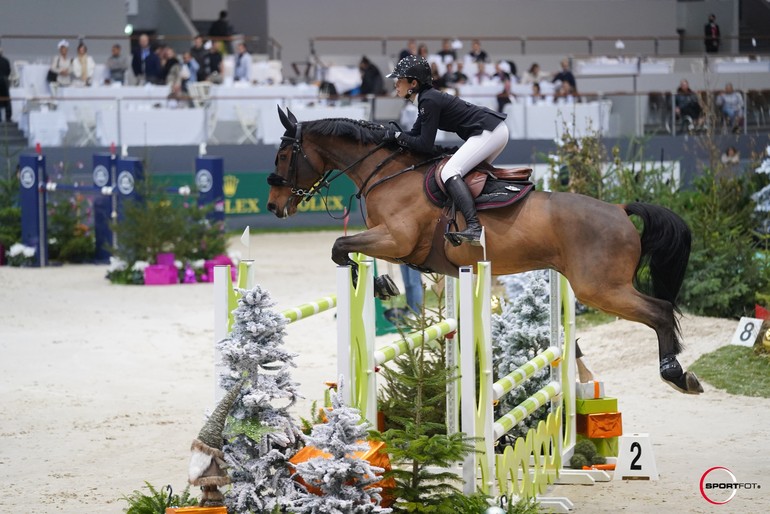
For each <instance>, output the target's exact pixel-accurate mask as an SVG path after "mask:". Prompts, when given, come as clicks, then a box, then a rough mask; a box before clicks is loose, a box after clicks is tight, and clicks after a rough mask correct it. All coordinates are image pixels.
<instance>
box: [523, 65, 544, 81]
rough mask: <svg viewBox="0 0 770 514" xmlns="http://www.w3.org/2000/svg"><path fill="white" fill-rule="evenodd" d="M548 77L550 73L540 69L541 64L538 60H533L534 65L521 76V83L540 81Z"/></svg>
mask: <svg viewBox="0 0 770 514" xmlns="http://www.w3.org/2000/svg"><path fill="white" fill-rule="evenodd" d="M547 79H548V75H547V74H546V73H545V72H543V71H542V70H541V69H540V65H539V64H538V63H536V62H533V63H532V66H530V67H529V69H528V70H527V71H526V72H525V73H524V76H523V77H522V78H521V83H522V84H533V83H535V82H538V83H539V82H540V81H541V80H547Z"/></svg>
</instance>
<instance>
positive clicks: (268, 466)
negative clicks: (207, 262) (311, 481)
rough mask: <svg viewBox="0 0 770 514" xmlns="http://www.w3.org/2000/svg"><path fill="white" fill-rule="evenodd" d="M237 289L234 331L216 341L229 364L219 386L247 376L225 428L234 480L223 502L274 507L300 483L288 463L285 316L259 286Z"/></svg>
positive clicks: (291, 444) (290, 435)
mask: <svg viewBox="0 0 770 514" xmlns="http://www.w3.org/2000/svg"><path fill="white" fill-rule="evenodd" d="M241 293H242V297H241V299H240V300H239V301H238V308H237V309H235V310H234V311H233V318H234V322H233V327H232V332H231V333H230V335H229V337H227V338H226V339H224V340H222V341H221V342H219V344H218V347H219V350H220V352H221V355H222V361H223V363H224V364H226V365H227V366H228V367H229V368H230V371H229V373H228V374H227V375H225V376H223V377H221V383H222V386H223V387H224V388H225V389H227V390H229V389H231V388H232V387H233V386H234V385H235V384H236V383H238V382H240V380H241V378H245V384H244V385H243V387H242V390H243V395H242V396H241V398H240V399H239V401H237V402H236V403H235V405H234V406H233V408H232V410H231V411H230V415H231V418H232V419H231V420H230V422H229V423H228V426H227V428H226V430H225V432H226V436H227V438H228V442H227V444H226V445H225V447H224V454H225V461H226V462H227V464H228V465H229V470H228V472H229V474H230V477H231V479H232V484H233V486H232V489H231V490H230V491H228V492H227V494H226V503H227V505H228V507H229V508H230V510H231V511H235V512H278V511H280V508H282V506H283V505H286V504H287V503H288V502H289V501H291V498H293V497H294V495H295V494H296V490H297V488H298V485H297V484H296V482H295V481H294V480H292V479H291V471H290V467H289V463H288V460H289V458H291V456H292V455H293V454H294V453H295V452H296V449H297V447H298V446H299V445H300V443H301V440H300V429H299V427H298V426H297V424H296V423H295V422H294V421H293V419H292V417H291V415H290V414H289V412H288V409H289V408H290V407H291V406H292V405H293V404H294V403H295V401H296V399H297V397H298V392H297V384H296V383H294V382H292V380H291V376H290V373H289V369H290V368H291V367H295V364H294V354H291V353H289V352H288V351H286V349H285V348H284V347H283V344H284V343H283V338H284V335H285V325H286V320H285V318H284V317H283V316H282V315H281V314H280V313H278V312H276V311H274V310H272V307H273V305H274V302H273V301H272V300H271V298H270V295H269V294H268V293H267V292H266V291H263V290H262V289H261V288H260V287H259V286H256V287H255V288H254V289H251V290H248V291H241Z"/></svg>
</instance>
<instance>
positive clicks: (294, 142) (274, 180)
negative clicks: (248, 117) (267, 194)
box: [267, 122, 385, 201]
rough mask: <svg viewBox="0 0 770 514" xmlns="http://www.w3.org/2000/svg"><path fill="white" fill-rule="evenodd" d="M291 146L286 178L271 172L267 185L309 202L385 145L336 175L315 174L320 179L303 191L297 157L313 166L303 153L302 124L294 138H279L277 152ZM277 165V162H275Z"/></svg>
mask: <svg viewBox="0 0 770 514" xmlns="http://www.w3.org/2000/svg"><path fill="white" fill-rule="evenodd" d="M289 145H291V156H290V157H289V169H288V177H287V178H284V177H282V176H280V175H278V174H277V173H275V172H273V173H271V174H270V175H268V177H267V183H268V184H269V185H270V186H275V187H288V188H289V189H290V190H291V194H292V195H293V196H299V197H301V198H302V200H303V201H304V200H309V199H310V198H312V197H313V196H314V195H315V194H316V193H319V192H320V191H321V190H322V189H327V190H328V188H329V187H330V186H331V183H332V182H333V181H334V180H336V179H338V178H339V177H341V176H342V175H344V174H346V173H347V172H348V171H350V170H351V169H352V168H353V167H355V166H357V165H358V164H361V162H363V161H364V160H366V159H367V158H368V157H369V156H371V155H372V154H374V153H375V152H376V151H377V150H379V149H380V148H382V147H383V146H385V143H380V144H378V145H377V146H375V147H374V148H372V149H371V150H370V151H369V152H368V153H366V154H365V155H364V156H363V157H360V158H359V159H358V160H356V161H354V162H353V163H352V164H350V165H348V166H347V167H346V168H345V169H342V170H338V171H337V173H334V172H335V170H328V171H326V172H323V173H317V172H316V173H317V174H318V175H320V178H319V179H318V180H317V181H316V182H315V183H314V184H313V185H312V187H310V189H303V188H301V187H299V184H298V179H299V170H298V168H299V166H298V161H299V156H300V155H301V156H302V158H303V159H304V160H305V162H306V163H307V164H308V165H309V166H310V169H311V170H313V165H312V164H311V162H310V159H309V158H308V156H307V153H306V152H305V149H304V148H303V147H302V123H301V122H300V123H297V124H296V131H295V133H294V137H290V136H286V135H284V136H281V146H280V147H279V148H278V151H279V152H280V151H281V150H283V149H284V148H286V147H287V146H289ZM276 163H277V161H276ZM313 171H315V170H313Z"/></svg>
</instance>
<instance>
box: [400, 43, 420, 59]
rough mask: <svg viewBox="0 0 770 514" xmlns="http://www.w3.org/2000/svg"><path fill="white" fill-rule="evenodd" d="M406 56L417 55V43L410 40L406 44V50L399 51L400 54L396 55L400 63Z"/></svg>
mask: <svg viewBox="0 0 770 514" xmlns="http://www.w3.org/2000/svg"><path fill="white" fill-rule="evenodd" d="M408 55H417V41H415V40H414V39H410V40H409V41H407V42H406V48H404V49H403V50H401V53H400V54H398V60H399V61H400V60H401V59H403V58H404V57H406V56H408Z"/></svg>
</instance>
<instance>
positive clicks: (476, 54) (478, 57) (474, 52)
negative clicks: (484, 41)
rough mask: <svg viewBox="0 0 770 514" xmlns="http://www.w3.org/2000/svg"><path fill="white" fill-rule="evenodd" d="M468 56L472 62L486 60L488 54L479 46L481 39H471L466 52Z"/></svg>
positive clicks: (487, 59)
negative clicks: (468, 49) (469, 46)
mask: <svg viewBox="0 0 770 514" xmlns="http://www.w3.org/2000/svg"><path fill="white" fill-rule="evenodd" d="M468 57H469V58H470V60H471V61H472V62H488V61H489V56H488V55H487V53H486V52H485V51H484V50H483V49H482V48H481V41H479V40H478V39H474V40H473V41H471V51H470V52H468Z"/></svg>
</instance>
